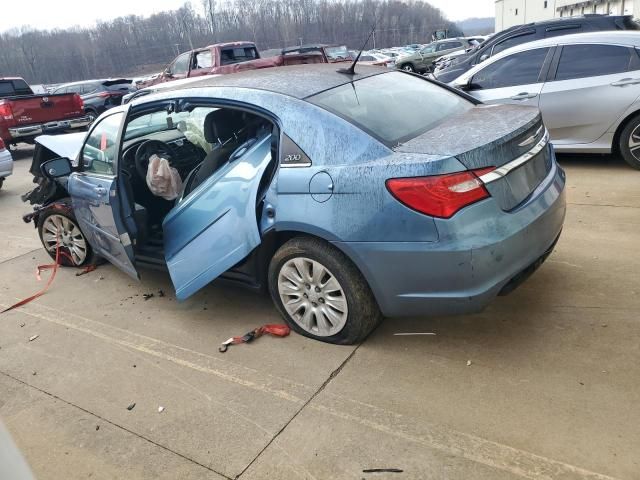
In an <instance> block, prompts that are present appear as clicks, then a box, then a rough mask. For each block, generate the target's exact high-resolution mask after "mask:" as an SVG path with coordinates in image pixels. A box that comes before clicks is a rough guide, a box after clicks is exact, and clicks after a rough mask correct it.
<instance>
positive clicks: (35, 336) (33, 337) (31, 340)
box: [29, 335, 40, 342]
mask: <svg viewBox="0 0 640 480" xmlns="http://www.w3.org/2000/svg"><path fill="white" fill-rule="evenodd" d="M39 336H40V335H33V336H31V337H29V341H30V342H33V341H34V340H35V339H36V338H38V337H39Z"/></svg>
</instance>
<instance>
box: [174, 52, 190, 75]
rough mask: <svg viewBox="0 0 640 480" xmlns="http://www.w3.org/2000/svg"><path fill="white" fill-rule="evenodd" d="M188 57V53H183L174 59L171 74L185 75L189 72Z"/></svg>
mask: <svg viewBox="0 0 640 480" xmlns="http://www.w3.org/2000/svg"><path fill="white" fill-rule="evenodd" d="M189 55H191V54H190V53H188V52H187V53H183V54H182V55H180V56H179V57H178V58H176V59H175V61H174V62H173V65H171V73H172V74H173V75H182V74H186V73H187V72H188V71H189Z"/></svg>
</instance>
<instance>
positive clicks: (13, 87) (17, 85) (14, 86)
mask: <svg viewBox="0 0 640 480" xmlns="http://www.w3.org/2000/svg"><path fill="white" fill-rule="evenodd" d="M32 94H33V92H32V91H31V88H30V87H29V85H27V82H25V81H24V80H4V81H1V82H0V97H10V96H13V95H32Z"/></svg>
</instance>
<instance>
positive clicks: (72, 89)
mask: <svg viewBox="0 0 640 480" xmlns="http://www.w3.org/2000/svg"><path fill="white" fill-rule="evenodd" d="M67 93H82V85H70V86H68V87H67Z"/></svg>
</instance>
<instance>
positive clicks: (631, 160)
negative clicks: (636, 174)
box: [620, 116, 640, 170]
mask: <svg viewBox="0 0 640 480" xmlns="http://www.w3.org/2000/svg"><path fill="white" fill-rule="evenodd" d="M620 153H622V158H624V161H625V162H627V163H628V164H629V165H631V166H632V167H633V168H635V169H637V170H640V116H637V117H635V118H633V119H632V120H631V121H630V122H629V124H628V125H627V126H626V127H624V130H622V133H621V134H620Z"/></svg>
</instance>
